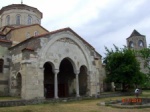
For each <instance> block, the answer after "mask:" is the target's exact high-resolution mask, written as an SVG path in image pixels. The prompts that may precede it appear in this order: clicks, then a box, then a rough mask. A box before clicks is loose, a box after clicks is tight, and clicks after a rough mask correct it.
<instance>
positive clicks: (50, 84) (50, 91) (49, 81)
mask: <svg viewBox="0 0 150 112" xmlns="http://www.w3.org/2000/svg"><path fill="white" fill-rule="evenodd" d="M44 96H45V98H53V97H54V73H53V65H52V63H51V62H46V63H45V64H44Z"/></svg>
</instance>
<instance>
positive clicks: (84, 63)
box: [0, 4, 105, 99]
mask: <svg viewBox="0 0 150 112" xmlns="http://www.w3.org/2000/svg"><path fill="white" fill-rule="evenodd" d="M42 17H43V14H42V13H41V12H40V11H39V10H38V9H37V8H34V7H31V6H27V5H25V4H12V5H8V6H5V7H3V8H2V9H1V10H0V95H1V96H2V95H6V96H7V95H11V96H20V97H21V98H22V99H34V98H61V97H80V96H93V95H94V96H95V95H99V93H100V92H103V89H104V88H103V79H104V77H105V74H104V68H103V67H102V66H103V65H102V62H101V60H102V59H101V58H102V57H101V55H100V54H99V53H97V52H96V51H95V49H94V48H93V47H92V46H91V45H90V44H89V43H88V42H86V41H85V40H84V39H83V38H82V37H80V36H79V35H78V34H77V33H76V32H74V31H73V30H72V29H71V28H63V29H59V30H56V31H50V32H49V31H48V30H47V29H45V28H43V27H42V26H41V25H40V24H41V19H42Z"/></svg>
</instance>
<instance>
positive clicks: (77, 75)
mask: <svg viewBox="0 0 150 112" xmlns="http://www.w3.org/2000/svg"><path fill="white" fill-rule="evenodd" d="M75 74H76V97H80V95H79V71H78V70H77V71H76V73H75Z"/></svg>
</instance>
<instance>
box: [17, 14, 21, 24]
mask: <svg viewBox="0 0 150 112" xmlns="http://www.w3.org/2000/svg"><path fill="white" fill-rule="evenodd" d="M20 17H21V16H20V15H17V16H16V25H20Z"/></svg>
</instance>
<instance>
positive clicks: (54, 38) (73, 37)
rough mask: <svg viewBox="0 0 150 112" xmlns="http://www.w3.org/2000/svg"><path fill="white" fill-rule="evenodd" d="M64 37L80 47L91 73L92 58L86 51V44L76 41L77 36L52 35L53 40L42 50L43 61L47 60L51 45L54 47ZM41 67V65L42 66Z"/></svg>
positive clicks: (67, 34) (66, 34)
mask: <svg viewBox="0 0 150 112" xmlns="http://www.w3.org/2000/svg"><path fill="white" fill-rule="evenodd" d="M64 37H67V38H69V39H71V40H72V41H74V42H75V43H76V45H78V47H79V48H80V49H81V51H82V53H83V54H84V56H85V60H86V62H87V68H88V69H89V71H91V64H90V60H89V59H90V57H89V55H88V53H87V52H86V51H87V50H86V48H85V46H84V45H83V44H84V43H83V42H81V40H79V39H75V38H77V37H75V36H73V35H72V34H69V33H66V32H65V33H62V34H60V35H52V36H51V37H50V38H52V39H51V40H50V41H49V42H48V43H47V46H45V47H43V48H42V49H41V51H42V52H41V56H40V57H41V58H42V59H45V54H46V52H47V51H48V49H49V47H50V46H51V45H53V44H54V43H55V42H56V41H57V40H59V39H62V38H64ZM40 66H41V65H40ZM76 67H77V65H76Z"/></svg>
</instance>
